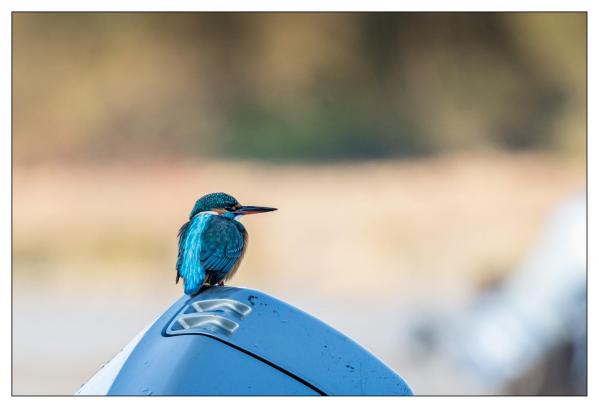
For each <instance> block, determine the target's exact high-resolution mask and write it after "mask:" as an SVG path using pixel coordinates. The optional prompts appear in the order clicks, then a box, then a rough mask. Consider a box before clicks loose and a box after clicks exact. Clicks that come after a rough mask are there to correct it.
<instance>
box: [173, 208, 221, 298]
mask: <svg viewBox="0 0 599 408" xmlns="http://www.w3.org/2000/svg"><path fill="white" fill-rule="evenodd" d="M213 217H214V216H213V215H211V214H200V215H198V216H196V217H194V218H193V219H191V220H190V221H189V222H187V223H186V224H184V225H183V227H181V231H180V233H179V257H178V259H177V274H178V275H177V276H181V277H182V278H183V279H184V280H185V293H186V294H188V295H192V294H194V293H196V292H197V291H198V290H200V288H201V287H202V285H203V284H204V281H205V280H206V269H205V268H204V266H203V265H202V262H201V261H200V254H201V253H202V244H203V242H202V234H203V232H204V231H205V230H206V228H207V226H208V225H209V223H210V219H211V218H213Z"/></svg>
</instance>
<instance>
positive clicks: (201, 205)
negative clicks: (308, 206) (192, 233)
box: [189, 193, 276, 219]
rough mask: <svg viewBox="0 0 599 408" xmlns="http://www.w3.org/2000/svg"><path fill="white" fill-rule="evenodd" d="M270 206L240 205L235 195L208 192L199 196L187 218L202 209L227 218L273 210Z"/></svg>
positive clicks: (190, 217)
mask: <svg viewBox="0 0 599 408" xmlns="http://www.w3.org/2000/svg"><path fill="white" fill-rule="evenodd" d="M275 210H276V208H272V207H258V206H253V205H241V204H239V201H237V199H235V197H233V196H231V195H229V194H226V193H210V194H206V195H205V196H203V197H200V198H199V199H198V200H197V201H196V203H195V205H194V206H193V209H192V210H191V213H190V214H189V219H192V218H193V217H195V216H196V215H197V214H199V213H201V212H204V211H213V212H215V213H217V214H220V215H224V216H226V217H228V218H239V217H241V216H243V215H248V214H259V213H263V212H268V211H275Z"/></svg>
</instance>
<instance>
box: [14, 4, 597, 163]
mask: <svg viewBox="0 0 599 408" xmlns="http://www.w3.org/2000/svg"><path fill="white" fill-rule="evenodd" d="M13 57H14V59H13V76H14V82H13V84H14V88H13V91H14V93H13V96H14V99H13V102H14V105H13V108H14V111H13V112H14V158H15V161H16V162H17V163H34V162H38V161H44V160H83V161H94V160H106V159H117V160H118V159H121V158H135V157H141V158H143V157H147V156H152V157H156V156H165V157H182V156H200V157H205V156H209V155H210V156H228V157H243V158H253V159H264V160H270V161H320V160H322V161H324V160H345V159H369V158H382V157H402V156H412V155H424V154H432V153H437V152H444V151H453V150H464V149H465V150H472V149H474V150H476V149H497V148H499V149H509V150H512V149H518V150H520V149H544V150H549V151H558V152H573V153H575V154H584V152H585V148H586V141H585V132H586V15H585V14H584V13H287V14H281V13H15V14H13Z"/></svg>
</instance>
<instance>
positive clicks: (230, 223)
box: [175, 193, 276, 296]
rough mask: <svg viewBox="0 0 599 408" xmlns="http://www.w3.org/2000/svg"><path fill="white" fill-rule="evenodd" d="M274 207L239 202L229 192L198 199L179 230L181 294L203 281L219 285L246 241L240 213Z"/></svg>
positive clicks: (189, 292) (234, 267) (230, 274)
mask: <svg viewBox="0 0 599 408" xmlns="http://www.w3.org/2000/svg"><path fill="white" fill-rule="evenodd" d="M275 210H276V208H271V207H256V206H242V205H241V204H239V202H238V201H237V200H236V199H235V198H234V197H233V196H230V195H229V194H225V193H212V194H207V195H205V196H203V197H201V198H200V199H198V200H197V201H196V203H195V205H194V206H193V209H192V210H191V213H190V214H189V221H188V222H186V223H185V224H183V226H182V227H181V229H180V230H179V235H178V237H179V256H178V257H177V266H176V268H177V279H176V281H175V282H176V283H179V278H183V282H184V289H185V294H186V295H190V296H193V295H195V294H196V293H198V292H199V291H200V289H201V288H202V286H203V285H206V284H207V285H223V284H224V281H226V280H229V279H231V278H232V277H233V275H234V274H235V272H236V271H237V268H238V267H239V264H240V263H241V259H242V258H243V254H244V253H245V250H246V247H247V241H248V235H247V232H246V230H245V228H244V226H243V224H241V223H240V222H238V221H237V220H238V219H239V218H240V217H242V216H243V215H248V214H258V213H263V212H268V211H275Z"/></svg>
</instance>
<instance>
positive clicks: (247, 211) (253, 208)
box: [233, 205, 276, 215]
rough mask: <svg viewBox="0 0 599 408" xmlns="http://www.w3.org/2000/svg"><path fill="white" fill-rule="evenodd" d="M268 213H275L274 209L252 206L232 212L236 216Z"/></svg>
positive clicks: (245, 206)
mask: <svg viewBox="0 0 599 408" xmlns="http://www.w3.org/2000/svg"><path fill="white" fill-rule="evenodd" d="M269 211H276V208H272V207H256V206H253V205H244V206H243V207H241V208H239V209H237V210H235V211H233V214H236V215H249V214H260V213H264V212H269Z"/></svg>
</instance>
